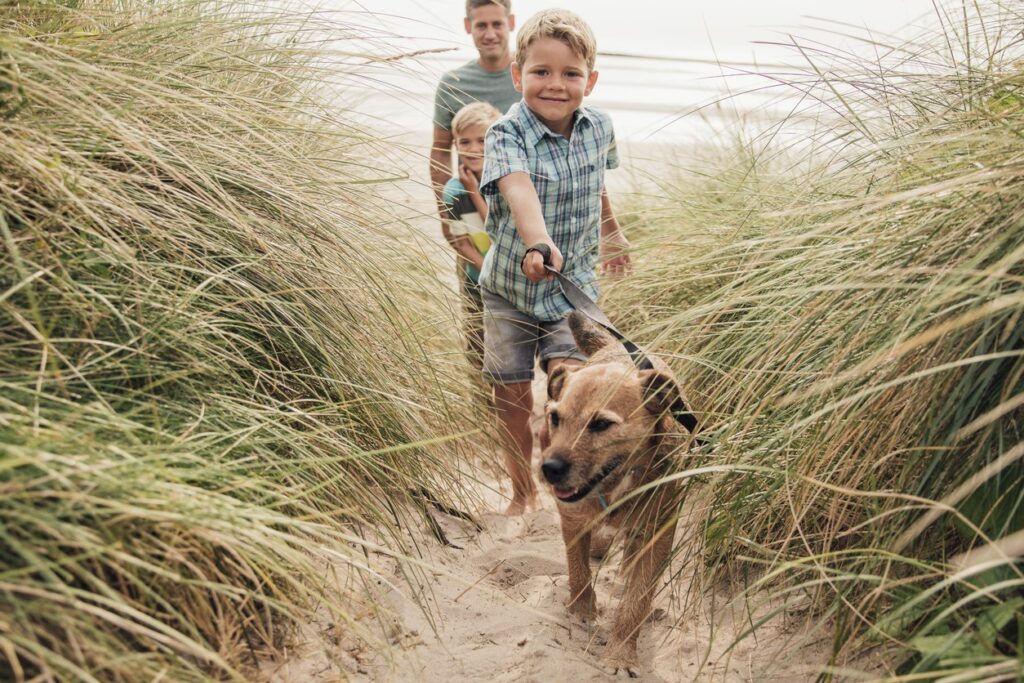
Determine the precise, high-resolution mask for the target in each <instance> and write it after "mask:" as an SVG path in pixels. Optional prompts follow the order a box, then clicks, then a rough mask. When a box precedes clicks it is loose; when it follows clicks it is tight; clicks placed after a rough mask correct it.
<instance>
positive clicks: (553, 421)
mask: <svg viewBox="0 0 1024 683" xmlns="http://www.w3.org/2000/svg"><path fill="white" fill-rule="evenodd" d="M549 417H550V419H551V426H552V427H557V426H558V420H559V417H558V413H557V412H556V411H554V410H552V411H551V415H550V416H549Z"/></svg>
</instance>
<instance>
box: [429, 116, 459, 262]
mask: <svg viewBox="0 0 1024 683" xmlns="http://www.w3.org/2000/svg"><path fill="white" fill-rule="evenodd" d="M451 177H452V132H451V131H450V130H445V129H444V128H441V127H439V126H434V140H433V142H432V143H431V146H430V186H431V187H432V188H433V190H434V199H435V200H436V201H437V211H438V214H439V215H440V216H441V234H442V235H444V238H445V240H447V241H448V244H451V245H452V246H455V242H454V241H453V240H454V238H453V237H452V233H451V230H450V229H449V228H448V221H447V220H446V213H445V208H444V199H443V197H444V185H445V183H447V182H448V179H449V178H451Z"/></svg>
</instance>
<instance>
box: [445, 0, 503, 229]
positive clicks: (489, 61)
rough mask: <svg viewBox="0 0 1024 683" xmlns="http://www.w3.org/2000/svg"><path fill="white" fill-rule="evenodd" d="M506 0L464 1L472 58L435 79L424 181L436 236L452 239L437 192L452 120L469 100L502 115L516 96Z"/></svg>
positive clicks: (448, 170) (448, 155)
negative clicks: (433, 203) (436, 220)
mask: <svg viewBox="0 0 1024 683" xmlns="http://www.w3.org/2000/svg"><path fill="white" fill-rule="evenodd" d="M515 25H516V18H515V16H514V15H513V14H512V2H511V0H467V2H466V18H465V28H466V33H468V34H469V35H470V36H472V37H473V45H474V46H475V47H476V49H477V52H478V53H479V56H478V58H477V59H475V60H473V61H471V62H468V63H466V64H463V65H462V66H460V67H458V68H457V69H454V70H452V71H449V72H448V73H446V74H445V75H444V76H442V77H441V82H440V83H439V84H438V86H437V93H436V95H435V97H434V141H433V145H432V147H431V150H430V181H431V185H432V186H433V188H434V196H435V197H436V199H437V207H438V211H439V213H440V215H441V232H442V233H443V234H444V238H445V239H446V240H447V241H448V243H449V244H452V246H454V238H453V237H452V235H451V232H450V230H449V226H448V221H447V220H445V216H446V213H445V207H444V202H443V196H442V192H443V188H444V186H445V183H447V182H448V179H449V178H451V177H452V131H451V127H452V118H453V117H454V116H455V114H456V112H458V111H459V110H460V109H462V107H463V106H465V105H467V104H469V103H470V102H488V103H490V104H492V105H494V106H495V107H496V108H497V109H498V111H500V112H501V113H503V114H504V113H505V112H506V111H508V108H509V107H511V106H512V105H513V104H515V103H516V102H518V101H519V100H520V98H521V95H520V94H519V92H517V91H516V89H515V85H513V83H512V73H511V65H512V53H511V50H510V48H509V35H510V34H511V33H512V31H513V30H514V29H515Z"/></svg>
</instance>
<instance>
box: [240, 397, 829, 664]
mask: <svg viewBox="0 0 1024 683" xmlns="http://www.w3.org/2000/svg"><path fill="white" fill-rule="evenodd" d="M540 391H542V385H541V384H540V383H539V382H538V383H537V384H536V385H535V393H536V392H540ZM538 398H539V397H538ZM538 402H539V401H538ZM537 455H538V454H536V453H535V458H534V461H535V463H536V462H537V461H538V458H537V457H536V456H537ZM485 484H486V482H485ZM490 484H491V485H490V486H486V485H485V486H484V487H482V489H481V509H479V510H476V511H473V512H474V517H475V518H476V520H477V521H478V522H479V523H480V525H481V526H482V527H483V528H482V530H481V531H477V529H476V528H475V527H474V526H473V525H472V524H470V523H468V522H466V521H463V520H460V519H457V518H455V517H449V516H447V515H444V514H442V513H440V512H435V513H433V516H434V517H435V519H436V520H437V522H438V523H439V524H440V525H441V527H442V528H443V529H444V531H445V534H446V535H447V536H448V538H449V540H450V541H451V542H452V543H453V544H455V545H458V546H460V548H451V547H444V546H442V545H441V544H440V543H439V542H438V541H437V539H436V538H434V536H433V535H432V534H431V533H430V532H429V530H428V528H427V527H426V525H423V526H421V527H418V528H415V529H412V530H410V532H409V536H408V538H407V539H406V541H407V543H408V544H409V545H408V547H417V548H420V549H421V550H422V552H423V557H422V559H419V560H416V561H415V562H414V563H409V562H403V561H399V560H396V559H395V558H393V557H390V556H388V555H387V554H382V553H371V554H370V555H371V559H372V561H374V562H375V564H376V565H377V567H378V571H379V572H380V577H379V579H376V580H370V581H369V582H353V584H352V585H353V586H359V587H360V588H359V589H358V590H360V591H362V592H361V595H357V600H356V601H355V602H354V603H353V608H354V609H356V610H357V612H358V608H359V606H360V605H362V606H363V607H364V609H362V611H361V613H360V615H361V616H360V620H359V623H358V626H359V627H362V628H365V629H366V631H367V632H368V633H369V634H371V637H372V638H375V639H376V645H373V644H369V645H368V644H366V643H365V642H360V641H359V639H357V638H355V637H353V636H351V635H347V632H348V633H350V632H351V627H349V626H338V625H335V624H330V623H327V622H316V623H312V624H310V627H309V628H308V629H307V631H306V633H305V634H304V635H303V637H302V638H300V639H299V641H298V642H296V643H295V644H294V645H293V646H292V647H291V648H290V649H289V654H288V655H287V656H286V657H284V658H281V659H279V660H278V661H276V662H272V661H268V662H265V663H264V666H263V669H262V673H261V676H260V678H261V679H263V680H266V681H269V682H272V683H300V682H307V681H308V682H314V683H316V682H328V681H381V682H396V683H397V682H405V681H427V682H433V681H489V682H492V683H505V682H508V683H512V682H513V681H515V682H518V681H542V682H544V683H551V682H554V681H573V682H583V681H608V680H615V679H616V678H618V679H620V680H627V679H626V678H625V677H624V676H623V675H621V674H620V676H619V677H612V676H609V675H607V674H604V673H602V671H601V670H600V669H599V659H600V655H601V653H602V652H603V651H604V648H605V644H606V640H605V638H606V636H607V634H608V633H609V631H610V629H611V624H612V620H613V616H614V609H615V605H616V603H617V600H618V594H619V593H620V591H621V588H622V584H621V581H620V579H619V576H618V563H619V560H620V558H621V553H620V552H619V551H618V549H617V548H613V552H612V554H611V556H610V557H609V558H608V559H607V560H605V561H604V562H603V563H599V562H597V561H595V562H594V564H593V569H594V570H595V572H596V575H595V588H596V591H597V595H598V606H599V610H600V612H601V614H600V616H599V618H598V621H597V623H596V624H589V625H588V624H583V623H581V622H579V621H578V620H575V619H574V618H570V617H569V615H568V613H567V610H566V608H565V603H566V601H567V599H568V575H567V573H566V563H565V554H564V553H565V550H564V546H563V543H562V539H561V534H560V532H559V527H558V514H557V512H556V510H555V503H554V499H553V497H552V496H551V495H550V493H548V492H546V491H542V494H541V501H540V502H541V505H542V509H540V510H537V511H535V512H531V513H528V514H526V515H525V516H522V517H515V518H509V517H504V516H502V515H500V514H497V513H496V512H494V511H495V510H499V509H502V508H503V507H504V504H505V502H507V495H508V489H507V487H505V486H503V485H502V484H501V483H500V482H490ZM704 514H705V512H704V511H702V510H700V509H698V508H693V509H691V510H690V512H689V519H688V520H687V522H686V523H684V524H680V527H679V530H678V532H677V544H678V546H679V552H678V553H677V555H676V557H675V559H674V560H673V565H672V567H671V568H670V570H669V571H668V572H666V574H665V575H664V576H663V577H662V578H661V580H660V587H661V590H660V592H659V595H658V597H657V598H656V600H655V611H654V614H652V616H651V618H650V619H649V620H648V623H647V624H646V626H645V627H644V629H643V630H642V632H641V635H640V642H639V656H640V668H641V672H640V673H641V676H640V679H639V680H641V681H652V682H661V681H665V682H669V681H794V682H795V681H813V680H815V678H816V677H817V672H818V671H820V669H821V667H822V666H823V665H825V663H826V662H827V658H828V651H829V638H830V632H829V631H828V629H827V628H823V627H822V625H821V624H818V625H817V626H816V627H815V625H814V624H812V622H810V621H808V620H806V619H804V618H803V617H802V616H799V615H798V614H796V612H797V611H798V607H797V606H793V607H792V608H791V609H790V610H777V611H778V613H777V614H775V615H774V616H773V617H772V618H767V617H768V616H771V613H772V612H773V611H776V608H778V607H779V606H780V605H779V604H778V603H767V602H765V599H764V598H763V597H761V596H758V595H754V596H752V597H751V599H750V600H749V601H748V600H747V599H745V598H744V597H743V596H742V591H741V590H740V589H739V587H728V586H717V587H714V588H711V589H709V588H703V589H701V588H700V587H698V586H697V585H696V583H695V581H694V578H693V573H694V568H695V567H696V566H697V564H698V563H699V561H700V555H699V543H698V540H697V539H698V537H699V534H697V533H695V529H696V528H699V527H698V526H696V525H698V524H699V521H700V519H701V518H702V515H704ZM424 567H429V568H424ZM335 569H337V570H338V573H339V574H341V575H347V576H350V577H351V576H352V573H351V571H350V570H349V569H348V567H338V568H335ZM374 604H375V605H378V606H379V607H380V608H381V609H378V610H376V611H375V610H374V609H372V608H371V607H370V605H374ZM424 608H426V609H424ZM761 621H764V623H760V622H761ZM753 624H758V626H757V628H756V629H753V626H752V625H753ZM751 629H753V633H751V634H749V635H747V637H745V638H743V639H739V642H736V641H737V640H738V637H739V636H740V635H741V634H746V633H747V632H748V630H751ZM382 643H387V644H389V645H391V646H392V648H391V652H390V653H381V652H380V650H379V646H380V645H381V644H382Z"/></svg>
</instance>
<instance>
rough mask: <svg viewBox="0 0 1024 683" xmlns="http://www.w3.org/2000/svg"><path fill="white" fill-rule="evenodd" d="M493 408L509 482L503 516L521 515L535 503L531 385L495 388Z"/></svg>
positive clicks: (500, 385) (502, 385)
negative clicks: (509, 501)
mask: <svg viewBox="0 0 1024 683" xmlns="http://www.w3.org/2000/svg"><path fill="white" fill-rule="evenodd" d="M494 407H495V410H496V412H497V415H498V433H499V434H500V435H501V437H502V439H503V440H504V442H505V443H504V451H505V469H506V470H507V471H508V475H509V477H510V478H511V479H512V502H511V503H509V505H508V508H507V509H506V510H505V514H506V515H509V516H514V515H521V514H523V513H524V512H526V510H527V508H533V507H535V506H536V502H537V487H536V486H535V485H534V483H533V472H532V469H531V460H532V458H533V432H532V431H531V430H530V415H531V413H532V411H533V392H532V388H531V384H530V382H516V383H514V384H495V385H494Z"/></svg>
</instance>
